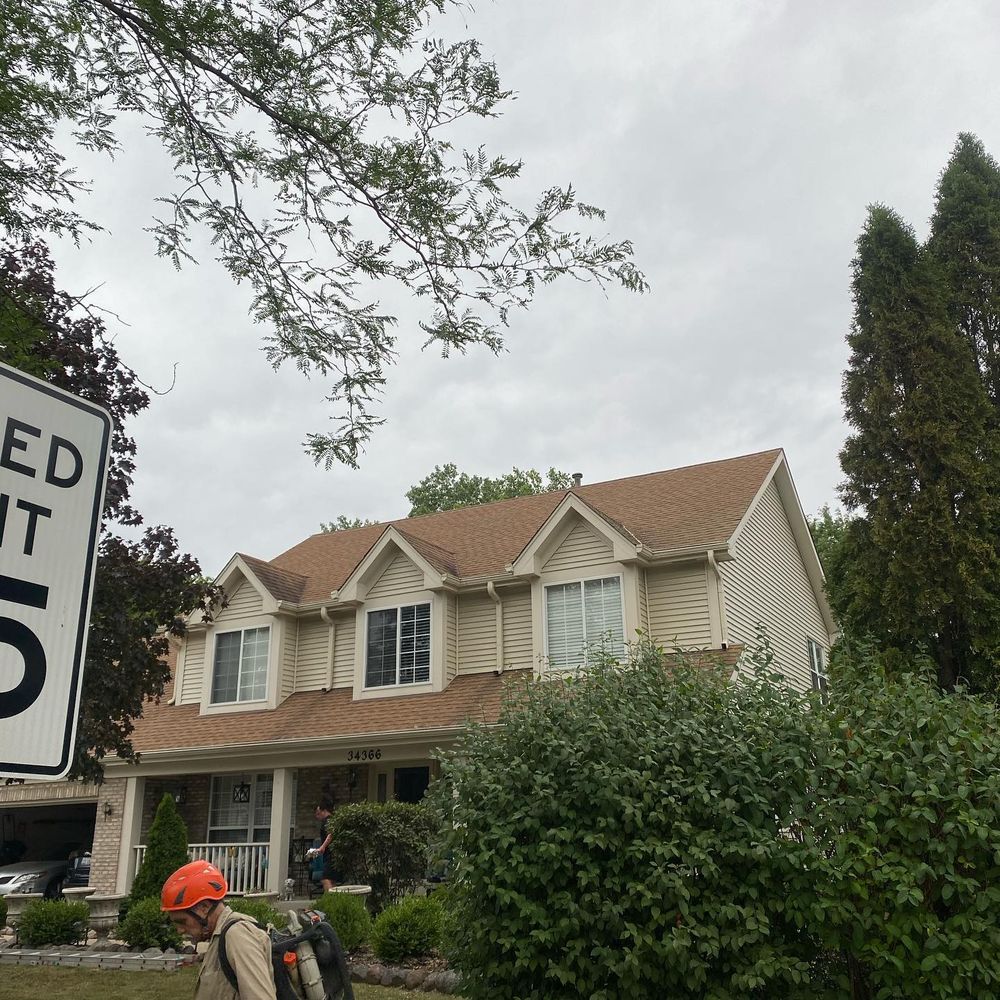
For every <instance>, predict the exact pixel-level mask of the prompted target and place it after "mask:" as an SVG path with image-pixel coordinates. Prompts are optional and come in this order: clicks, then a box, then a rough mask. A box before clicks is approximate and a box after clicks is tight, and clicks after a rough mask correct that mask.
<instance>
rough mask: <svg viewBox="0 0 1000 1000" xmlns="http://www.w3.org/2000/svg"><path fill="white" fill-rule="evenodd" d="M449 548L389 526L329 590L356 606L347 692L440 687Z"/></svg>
mask: <svg viewBox="0 0 1000 1000" xmlns="http://www.w3.org/2000/svg"><path fill="white" fill-rule="evenodd" d="M457 585H458V577H457V575H456V574H455V572H454V566H453V563H452V561H451V559H450V553H448V552H447V551H446V550H444V549H441V548H439V547H437V546H434V545H431V544H429V543H427V542H425V541H422V540H420V539H416V538H413V537H412V536H410V535H408V534H407V533H406V532H404V531H402V530H400V529H399V528H397V527H395V526H389V527H388V528H386V530H385V531H384V532H383V533H382V535H381V536H380V537H379V539H378V541H377V542H376V543H375V544H374V545H373V546H372V548H371V550H370V551H369V552H368V554H367V555H366V556H365V558H364V559H363V560H362V561H361V562H360V563H359V564H358V566H357V567H356V568H355V570H354V572H353V573H352V574H351V575H350V576H349V577H348V578H347V580H346V581H345V582H344V585H343V587H341V588H340V590H339V591H337V593H336V600H337V603H338V604H340V605H341V606H343V605H345V604H346V605H349V606H350V605H353V606H355V607H356V621H355V654H354V698H355V699H356V700H361V699H366V698H380V697H386V696H391V695H399V694H416V693H427V692H431V691H442V690H444V688H445V687H446V686H447V683H448V681H449V679H450V678H451V677H453V676H454V674H455V671H456V659H457V650H456V600H455V592H456V589H457Z"/></svg>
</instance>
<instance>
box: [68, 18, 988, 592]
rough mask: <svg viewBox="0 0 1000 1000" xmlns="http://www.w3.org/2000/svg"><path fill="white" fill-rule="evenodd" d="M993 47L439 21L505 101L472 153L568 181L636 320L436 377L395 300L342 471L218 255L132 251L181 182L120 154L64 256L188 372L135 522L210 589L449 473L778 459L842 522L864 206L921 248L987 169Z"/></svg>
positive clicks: (157, 373)
mask: <svg viewBox="0 0 1000 1000" xmlns="http://www.w3.org/2000/svg"><path fill="white" fill-rule="evenodd" d="M998 29H1000V10H998V8H997V5H996V3H995V0H982V2H973V0H951V2H947V3H945V2H940V3H932V2H920V0H906V2H901V0H900V2H883V0H878V2H873V0H837V2H836V3H831V2H829V0H827V2H819V0H790V2H786V3H781V2H778V0H770V2H764V0H759V2H758V0H698V2H692V0H648V2H647V0H625V2H622V3H618V4H609V3H607V2H592V0H544V2H539V0H506V2H503V0H501V2H496V3H488V2H483V3H480V4H478V5H477V8H476V9H475V10H471V11H466V12H465V13H464V14H463V15H462V16H461V17H455V16H451V17H449V18H448V19H447V20H445V21H443V22H442V23H441V24H440V25H439V27H438V29H437V31H436V32H435V33H436V34H443V35H444V36H445V37H448V38H456V37H465V36H469V35H472V36H474V37H477V38H478V39H479V40H480V41H481V43H482V45H483V49H484V51H485V52H486V53H487V54H489V55H490V56H492V57H493V58H495V60H496V62H497V65H498V68H499V70H500V74H501V79H502V81H503V82H504V84H505V85H506V86H507V87H509V88H512V89H513V90H515V91H516V93H517V95H518V99H517V100H516V101H515V102H513V103H512V104H510V105H508V107H507V110H506V113H505V115H504V117H503V118H502V119H500V120H499V121H494V122H490V123H488V125H486V126H485V127H484V128H483V129H482V130H481V135H482V137H484V138H488V141H489V143H490V145H491V148H492V149H493V150H495V151H503V152H504V153H505V154H507V155H508V156H511V157H517V156H520V157H523V159H524V160H525V162H526V169H525V174H524V176H525V180H526V186H524V187H523V188H522V189H521V190H523V191H524V192H525V194H526V195H527V194H528V193H534V192H536V191H538V190H540V189H541V188H542V187H544V186H546V185H549V184H553V183H566V182H568V181H572V182H573V183H574V185H575V186H576V188H577V189H578V191H579V193H580V195H581V197H582V198H583V200H585V201H589V202H591V203H594V204H597V205H600V206H601V207H603V208H605V209H606V210H607V215H608V217H607V223H606V227H605V229H604V232H605V233H606V234H607V235H608V236H610V237H612V238H614V239H620V238H628V239H631V240H633V241H634V243H635V250H636V259H637V261H638V263H639V265H640V266H641V267H642V268H643V269H644V270H645V272H646V274H647V276H648V279H649V282H650V285H651V291H650V292H649V294H647V295H645V296H643V297H639V296H636V295H632V294H628V293H625V292H621V291H616V290H611V291H610V292H609V293H608V295H607V296H605V295H603V294H602V293H601V292H600V290H599V289H598V288H596V287H595V286H593V285H581V284H578V283H575V282H572V281H570V282H568V283H562V284H560V283H557V284H556V285H554V286H551V287H549V288H547V289H545V290H544V291H543V292H542V293H541V294H540V296H539V297H538V299H537V300H536V302H535V304H534V306H533V308H532V309H531V310H530V311H528V312H522V313H519V314H517V315H515V316H513V319H512V323H511V327H510V330H509V333H508V337H507V348H508V351H507V353H505V354H503V355H501V356H500V357H494V356H493V355H492V354H490V353H489V352H488V351H486V350H482V351H477V352H473V353H471V354H469V355H468V356H466V357H460V356H456V357H452V358H450V359H448V360H443V359H442V358H441V357H440V356H439V354H438V353H437V352H435V351H433V350H429V351H427V352H424V353H422V352H421V351H420V349H419V345H420V343H421V335H420V331H419V329H418V328H417V322H418V321H419V319H420V318H423V317H424V316H425V314H424V313H423V312H422V311H421V308H420V306H419V305H416V304H412V303H409V302H408V301H407V300H406V299H405V298H404V297H403V296H401V295H400V294H399V293H398V292H392V293H391V294H390V293H387V294H386V296H385V298H384V301H385V302H387V303H388V304H390V305H391V306H392V307H393V308H398V310H399V314H400V318H401V323H400V328H399V337H400V343H399V346H400V360H399V364H398V365H397V367H396V368H394V369H393V370H392V371H391V372H390V381H389V385H388V389H387V392H386V396H385V400H384V406H383V412H384V415H385V416H387V417H388V424H387V425H386V426H385V427H383V428H382V429H381V431H379V432H378V434H377V436H376V438H375V440H374V442H373V443H372V445H371V446H370V448H369V450H368V452H367V453H366V454H365V455H364V457H363V460H362V464H361V469H360V470H359V471H353V470H350V469H333V470H331V471H325V470H323V469H322V468H319V469H317V468H315V467H314V466H313V464H312V462H311V460H310V459H309V458H308V457H307V456H306V455H305V454H304V453H303V451H302V449H301V447H300V443H301V442H302V441H303V440H304V438H305V436H306V434H307V433H308V432H310V431H316V430H323V429H325V425H326V421H327V420H328V417H329V416H330V413H331V408H330V407H329V405H328V404H325V403H324V402H323V397H324V395H325V391H326V388H325V386H324V384H323V383H322V381H312V382H309V381H306V380H304V379H303V378H302V377H301V376H300V375H299V374H298V373H297V372H295V371H294V370H288V371H281V372H279V373H277V374H275V373H274V372H273V371H272V370H271V368H270V366H269V365H268V363H267V361H266V359H265V358H264V356H263V354H262V353H261V352H260V337H261V335H262V333H263V331H262V330H261V328H259V327H255V326H254V325H253V324H252V323H251V322H250V321H249V320H248V318H247V313H246V306H247V302H248V295H247V294H246V292H245V291H244V290H242V289H239V288H237V287H235V286H233V285H232V283H231V282H230V280H229V278H228V276H227V275H226V273H225V272H224V271H223V269H222V268H221V267H220V266H219V265H217V264H215V263H214V262H212V260H211V251H210V249H209V248H207V247H204V246H203V247H202V248H201V249H200V251H199V252H200V255H201V258H202V260H203V263H202V264H201V266H199V267H189V268H187V269H186V270H184V271H182V272H180V273H176V272H174V271H173V269H172V268H171V266H170V265H169V264H168V263H167V262H165V261H162V260H158V259H157V258H156V257H155V256H154V253H153V243H152V239H151V237H150V236H149V235H148V234H145V233H143V231H142V227H143V226H144V225H146V224H148V220H149V218H150V217H151V215H152V213H153V211H154V205H153V198H154V197H155V196H156V195H157V194H161V193H164V191H165V189H166V188H167V187H168V186H169V169H168V165H167V163H166V161H165V160H164V159H163V158H162V157H161V156H160V155H159V153H158V151H157V149H156V147H155V146H154V145H152V144H151V143H150V142H149V141H147V140H143V139H142V138H141V136H139V135H138V134H136V133H134V132H130V133H129V136H130V139H129V143H128V148H127V150H126V151H125V153H124V154H123V155H121V156H119V157H118V159H117V160H116V161H115V162H114V164H112V165H108V164H107V163H106V162H105V163H99V164H97V166H96V168H95V167H94V165H93V164H92V163H90V162H88V163H86V164H85V167H86V169H88V170H91V171H92V172H94V185H93V194H92V195H91V196H90V197H89V198H87V199H85V200H84V201H82V202H81V204H80V208H81V210H82V211H83V212H84V213H85V214H88V215H89V216H90V217H91V218H93V219H95V220H96V221H98V222H100V223H102V224H103V225H105V226H106V227H107V228H108V230H109V233H108V234H105V235H100V236H98V237H96V238H95V239H94V240H93V242H92V243H91V244H89V245H85V246H84V247H83V248H81V249H79V250H76V249H74V248H73V247H72V246H65V245H64V246H60V247H58V248H57V249H56V257H57V261H58V266H59V271H58V278H59V281H60V283H61V284H62V285H63V286H64V287H66V288H68V289H70V290H72V291H77V292H78V291H81V290H82V289H83V288H84V287H87V286H90V285H95V284H98V283H103V287H102V288H101V289H100V291H99V293H98V294H97V296H96V301H99V302H100V303H101V304H103V305H105V306H107V307H109V308H111V309H114V310H115V311H116V312H117V313H118V314H119V315H120V316H121V317H122V318H123V319H124V320H126V321H127V322H128V324H129V326H128V327H123V326H119V325H118V324H115V323H112V324H111V328H112V329H113V330H114V331H115V332H116V334H117V343H118V347H119V350H120V352H121V354H122V356H123V358H124V359H125V360H126V361H127V363H129V364H130V365H131V366H132V367H133V368H135V370H136V371H137V372H138V373H139V375H140V377H142V378H143V380H144V381H146V382H148V383H150V384H152V385H155V386H158V387H163V388H165V387H167V386H168V385H169V384H170V382H171V377H172V370H173V366H174V364H175V363H176V364H177V379H176V385H175V387H174V389H173V390H172V391H171V392H169V393H168V394H166V395H164V396H161V397H156V398H154V400H153V402H152V404H151V406H150V408H149V410H148V411H147V413H146V414H144V415H143V416H142V418H141V419H139V420H137V421H136V422H135V423H134V425H133V427H132V430H133V433H134V435H135V437H136V439H137V442H138V445H139V457H138V472H137V475H136V484H135V491H134V499H135V501H136V503H137V505H138V507H139V509H140V510H141V511H143V513H144V515H145V517H146V520H147V522H148V523H151V524H152V523H166V524H170V525H172V526H173V527H174V528H175V529H176V531H177V534H178V537H179V539H180V543H181V545H182V547H183V548H184V549H186V550H189V551H191V552H192V553H193V554H194V555H195V556H197V557H198V558H199V559H200V560H201V563H202V566H203V568H204V570H205V571H206V572H207V573H210V574H215V573H217V572H218V571H219V570H220V569H221V568H222V567H223V566H224V565H225V563H226V561H227V560H228V558H229V557H230V556H231V555H232V553H233V552H235V551H242V552H247V553H250V554H251V555H255V556H258V557H261V558H265V559H266V558H272V557H273V556H275V555H277V554H278V553H280V552H282V551H283V550H285V549H286V548H288V547H290V546H292V545H294V544H295V543H297V542H299V541H301V540H302V539H303V538H305V537H306V536H308V535H309V534H312V533H313V532H315V531H317V530H319V523H320V522H321V521H326V520H331V519H332V518H333V517H334V516H336V515H337V514H347V515H352V516H353V515H357V516H361V517H367V518H372V519H387V518H392V517H399V516H403V515H405V513H406V511H407V509H408V505H407V502H406V500H405V497H404V494H405V492H406V490H407V489H408V488H409V486H411V485H412V484H413V483H415V482H417V481H418V480H419V479H421V478H422V477H423V476H424V475H426V474H427V473H428V472H430V471H431V470H432V469H433V467H434V466H435V465H436V464H442V463H444V462H449V461H452V462H455V463H456V464H457V465H458V466H459V468H461V469H463V470H465V471H468V472H475V473H479V474H487V475H496V474H500V473H502V472H504V471H507V470H509V469H510V467H511V466H513V465H517V466H519V467H522V468H525V467H538V468H543V469H544V468H547V467H548V466H550V465H554V466H556V467H557V468H560V469H562V470H564V471H567V472H582V473H583V476H584V481H585V482H597V481H600V480H605V479H612V478H616V477H619V476H627V475H634V474H639V473H643V472H651V471H654V470H659V469H669V468H673V467H676V466H679V465H686V464H690V463H696V462H701V461H708V460H712V459H718V458H725V457H728V456H733V455H740V454H745V453H747V452H752V451H757V450H761V449H765V448H773V447H782V448H784V449H785V451H786V453H787V455H788V459H789V463H790V465H791V469H792V474H793V476H794V478H795V481H796V484H797V486H798V490H799V495H800V498H801V500H802V503H803V507H804V508H805V510H806V512H807V513H812V512H814V511H816V510H817V509H818V508H819V506H820V505H821V504H823V503H824V502H827V501H834V500H835V498H836V485H837V483H838V481H839V478H840V473H839V467H838V463H837V452H838V449H839V448H840V445H841V443H842V441H843V439H844V435H845V427H844V425H843V423H842V419H841V404H840V398H839V394H840V378H841V372H842V370H843V367H844V364H845V361H846V358H847V350H846V345H845V342H844V336H845V334H846V332H847V330H848V328H849V323H850V313H851V303H850V296H849V282H850V262H851V257H852V254H853V246H854V240H855V239H856V238H857V235H858V233H859V231H860V228H861V226H862V224H863V221H864V217H865V210H866V206H867V205H869V204H871V203H873V202H884V203H886V204H889V205H891V206H893V207H894V208H896V209H897V210H898V211H900V212H901V213H902V214H903V215H904V216H905V217H906V218H907V219H908V220H909V221H910V222H911V223H912V224H913V225H914V226H915V227H916V229H917V231H918V233H919V234H920V235H921V236H923V235H924V234H925V232H926V226H927V219H928V217H929V216H930V213H931V211H932V203H933V194H934V185H935V182H936V179H937V176H938V174H939V172H940V171H941V169H942V168H943V167H944V165H945V163H946V161H947V159H948V156H949V154H950V151H951V148H952V146H953V144H954V141H955V138H956V136H957V134H958V132H960V131H971V132H975V133H976V134H978V135H979V136H980V137H981V138H982V139H983V141H984V142H985V143H986V146H987V148H988V149H989V150H990V151H991V152H993V153H994V155H998V154H1000V121H998V117H997V116H998V107H1000V102H998V92H997V89H998V88H997V79H998V70H997V67H998V66H1000V30H998ZM525 200H527V199H525Z"/></svg>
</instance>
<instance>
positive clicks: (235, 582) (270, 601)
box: [187, 553, 281, 625]
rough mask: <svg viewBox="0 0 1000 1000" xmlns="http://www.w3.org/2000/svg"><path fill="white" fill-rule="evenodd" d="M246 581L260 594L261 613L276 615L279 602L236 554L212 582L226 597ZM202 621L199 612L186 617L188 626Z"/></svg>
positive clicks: (202, 618)
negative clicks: (240, 582) (242, 581)
mask: <svg viewBox="0 0 1000 1000" xmlns="http://www.w3.org/2000/svg"><path fill="white" fill-rule="evenodd" d="M241 579H242V580H246V582H247V583H249V584H250V586H251V587H253V589H254V590H256V591H257V593H258V594H260V598H261V601H262V604H263V608H262V610H263V613H264V614H266V615H273V614H277V613H278V610H279V606H280V604H281V601H278V600H276V599H275V597H274V595H273V594H272V593H271V592H270V591H269V590H268V589H267V587H265V586H264V584H263V583H261V582H260V578H259V577H258V576H257V574H256V573H254V571H253V570H252V569H251V568H250V567H249V566H248V565H247V563H246V561H245V560H244V559H243V558H242V556H240V554H239V553H236V554H235V555H234V556H233V557H232V559H230V560H229V562H227V563H226V565H225V566H224V567H223V569H222V572H221V573H219V575H218V576H217V577H216V578H215V579H214V580H213V581H212V582H213V583H214V584H215V585H216V586H217V587H221V588H222V590H223V591H225V593H226V596H227V597H228V596H229V595H230V594H233V593H235V591H236V589H237V588H238V587H239V581H240V580H241ZM203 621H204V616H203V615H202V613H201V612H200V611H195V612H193V613H192V614H191V615H189V616H188V620H187V624H188V625H200V624H202V623H203Z"/></svg>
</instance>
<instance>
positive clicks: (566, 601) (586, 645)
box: [545, 576, 625, 669]
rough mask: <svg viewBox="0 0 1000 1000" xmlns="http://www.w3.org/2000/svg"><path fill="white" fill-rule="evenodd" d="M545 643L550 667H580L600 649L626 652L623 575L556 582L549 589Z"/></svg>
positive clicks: (610, 651)
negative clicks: (589, 656) (588, 656)
mask: <svg viewBox="0 0 1000 1000" xmlns="http://www.w3.org/2000/svg"><path fill="white" fill-rule="evenodd" d="M545 644H546V649H545V652H546V655H547V657H548V665H549V666H550V667H554V668H557V669H559V668H565V667H577V666H580V665H581V664H583V663H585V662H586V660H587V655H588V653H589V651H591V650H593V649H595V648H597V647H600V648H602V649H604V650H607V652H608V653H610V654H611V655H612V656H621V655H622V654H624V652H625V617H624V611H623V608H622V580H621V577H620V576H605V577H601V578H600V579H596V580H576V581H574V582H573V583H554V584H550V585H549V586H547V587H546V588H545Z"/></svg>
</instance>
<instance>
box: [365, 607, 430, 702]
mask: <svg viewBox="0 0 1000 1000" xmlns="http://www.w3.org/2000/svg"><path fill="white" fill-rule="evenodd" d="M430 679H431V606H430V604H408V605H406V606H405V607H402V608H385V609H383V610H381V611H369V612H368V631H367V635H366V641H365V687H386V686H389V685H394V684H422V683H424V682H425V681H429V680H430Z"/></svg>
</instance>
